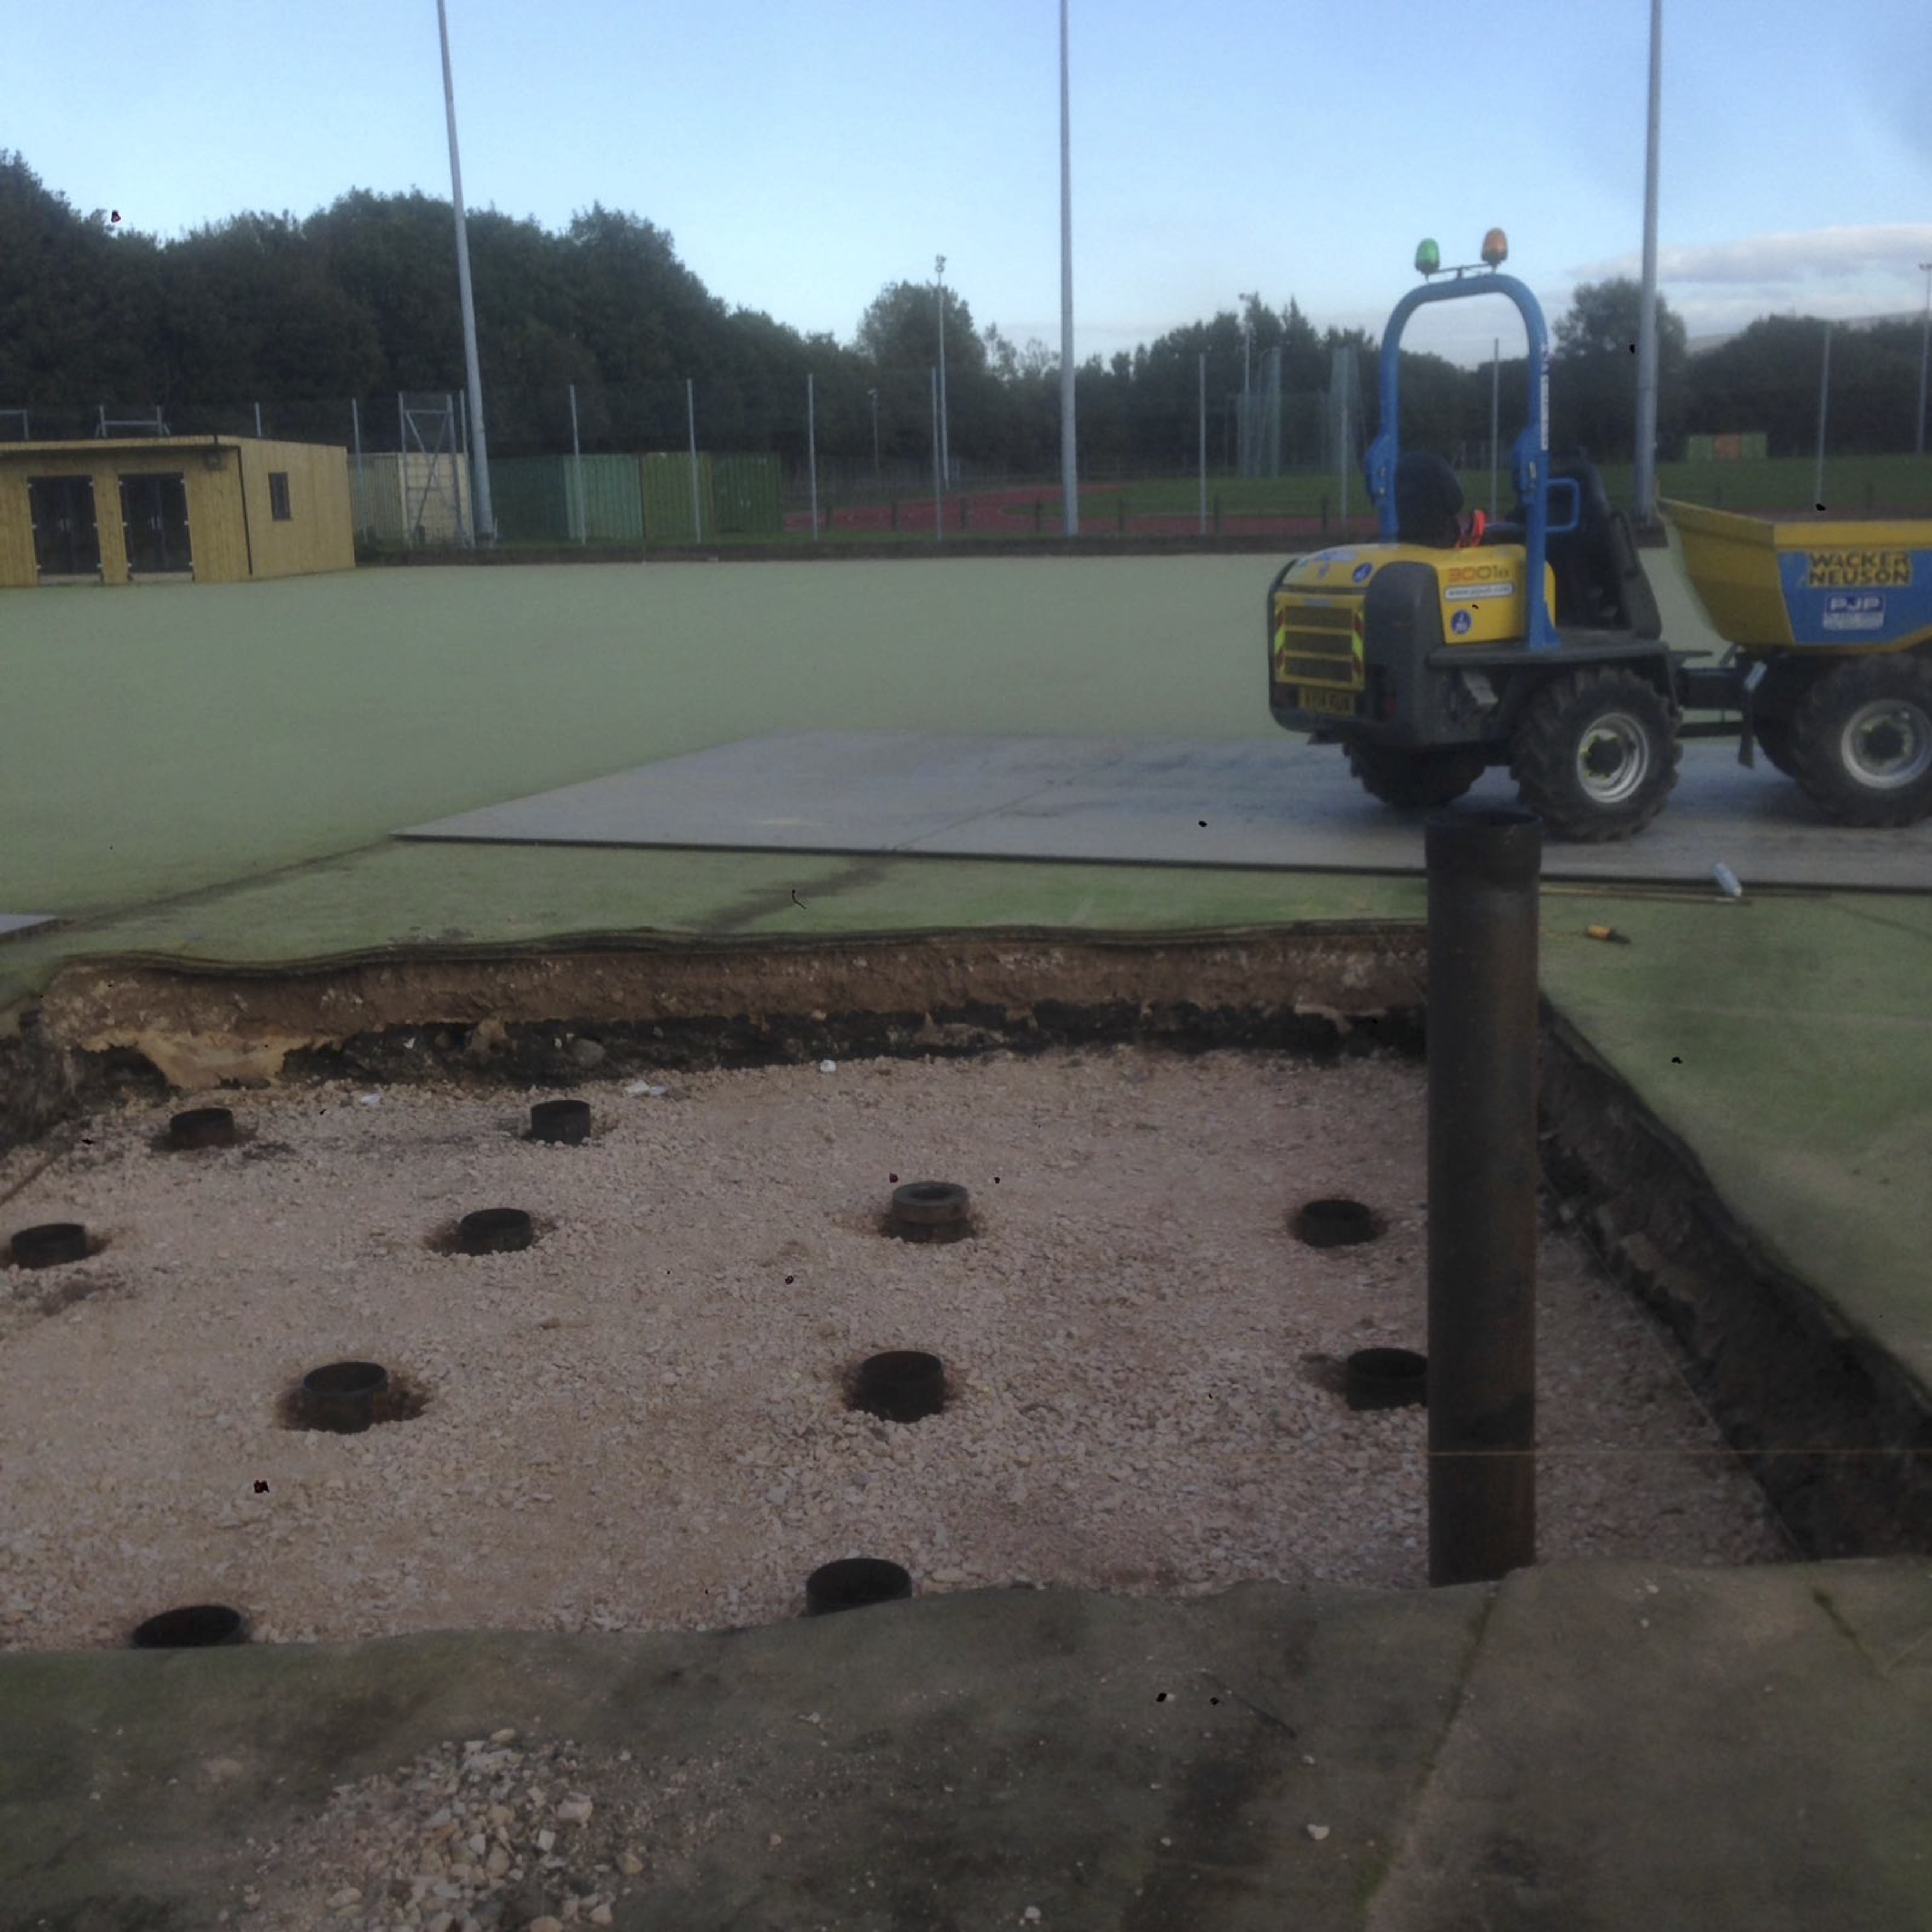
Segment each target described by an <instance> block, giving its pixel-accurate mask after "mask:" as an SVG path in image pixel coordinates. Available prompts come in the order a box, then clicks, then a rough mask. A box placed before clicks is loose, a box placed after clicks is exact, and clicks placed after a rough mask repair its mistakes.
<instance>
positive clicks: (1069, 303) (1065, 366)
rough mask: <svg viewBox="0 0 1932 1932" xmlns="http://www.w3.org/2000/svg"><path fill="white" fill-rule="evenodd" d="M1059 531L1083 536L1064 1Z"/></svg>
mask: <svg viewBox="0 0 1932 1932" xmlns="http://www.w3.org/2000/svg"><path fill="white" fill-rule="evenodd" d="M1060 498H1061V502H1060V533H1061V535H1062V536H1067V537H1077V536H1078V535H1079V534H1080V476H1079V458H1078V456H1077V455H1076V451H1075V446H1074V434H1073V95H1072V93H1071V91H1070V86H1069V83H1068V80H1067V0H1060Z"/></svg>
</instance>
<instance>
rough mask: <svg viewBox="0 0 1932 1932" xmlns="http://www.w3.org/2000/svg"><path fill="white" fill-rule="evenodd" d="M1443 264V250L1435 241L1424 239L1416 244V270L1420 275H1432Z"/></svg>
mask: <svg viewBox="0 0 1932 1932" xmlns="http://www.w3.org/2000/svg"><path fill="white" fill-rule="evenodd" d="M1441 267H1442V250H1441V249H1440V248H1437V247H1436V244H1435V243H1434V242H1430V241H1424V242H1418V244H1417V245H1416V250H1415V272H1416V273H1417V274H1418V275H1424V276H1427V275H1434V274H1436V272H1437V271H1438V270H1439V269H1441Z"/></svg>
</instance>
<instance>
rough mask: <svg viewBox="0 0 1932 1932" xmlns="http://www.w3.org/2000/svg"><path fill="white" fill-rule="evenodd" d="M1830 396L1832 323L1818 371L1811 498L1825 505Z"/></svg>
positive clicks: (1827, 326)
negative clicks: (1816, 451) (1821, 363)
mask: <svg viewBox="0 0 1932 1932" xmlns="http://www.w3.org/2000/svg"><path fill="white" fill-rule="evenodd" d="M1831 398H1832V325H1831V324H1830V323H1829V322H1827V323H1826V325H1825V361H1824V365H1823V368H1820V371H1819V372H1818V471H1817V475H1815V476H1814V478H1812V484H1811V500H1812V502H1814V503H1816V504H1817V506H1818V507H1819V508H1820V509H1821V510H1822V509H1823V508H1824V507H1825V405H1826V404H1827V403H1828V402H1829V401H1831Z"/></svg>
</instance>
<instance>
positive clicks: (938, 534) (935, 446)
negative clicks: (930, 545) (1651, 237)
mask: <svg viewBox="0 0 1932 1932" xmlns="http://www.w3.org/2000/svg"><path fill="white" fill-rule="evenodd" d="M932 540H933V541H934V542H935V543H944V541H946V499H945V496H944V493H942V492H941V489H940V487H939V371H938V370H937V369H935V370H934V371H932Z"/></svg>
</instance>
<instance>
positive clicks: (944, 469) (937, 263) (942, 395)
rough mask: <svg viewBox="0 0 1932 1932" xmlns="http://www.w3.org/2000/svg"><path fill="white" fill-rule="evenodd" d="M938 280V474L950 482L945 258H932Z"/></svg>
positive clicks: (951, 479)
mask: <svg viewBox="0 0 1932 1932" xmlns="http://www.w3.org/2000/svg"><path fill="white" fill-rule="evenodd" d="M933 264H934V267H935V272H937V274H938V278H939V473H940V474H941V475H942V476H943V477H944V478H945V479H946V481H947V482H949V483H950V482H951V481H953V452H951V451H950V449H947V446H946V257H944V255H935V257H933Z"/></svg>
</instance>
